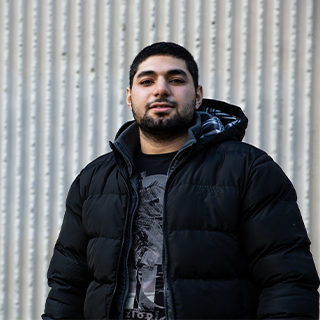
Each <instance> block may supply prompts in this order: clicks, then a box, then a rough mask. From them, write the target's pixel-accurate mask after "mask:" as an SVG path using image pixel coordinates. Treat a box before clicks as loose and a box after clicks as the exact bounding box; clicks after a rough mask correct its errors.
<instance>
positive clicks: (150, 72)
mask: <svg viewBox="0 0 320 320" xmlns="http://www.w3.org/2000/svg"><path fill="white" fill-rule="evenodd" d="M155 74H156V72H155V71H153V70H146V71H141V72H140V73H139V74H138V75H137V78H141V77H144V76H149V75H155ZM167 74H168V75H182V76H184V77H188V75H187V73H186V72H185V71H184V70H182V69H171V70H168V71H167Z"/></svg>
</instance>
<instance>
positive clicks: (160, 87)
mask: <svg viewBox="0 0 320 320" xmlns="http://www.w3.org/2000/svg"><path fill="white" fill-rule="evenodd" d="M153 94H154V96H156V97H157V96H160V97H162V96H164V97H168V96H169V95H170V88H169V85H168V83H167V81H166V79H165V78H163V77H159V78H158V79H157V82H156V83H155V86H154V91H153Z"/></svg>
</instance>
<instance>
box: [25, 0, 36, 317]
mask: <svg viewBox="0 0 320 320" xmlns="http://www.w3.org/2000/svg"><path fill="white" fill-rule="evenodd" d="M32 1H33V2H32V27H31V38H32V40H31V43H32V44H31V47H30V49H29V53H28V55H29V57H30V60H31V61H30V60H28V63H29V65H30V78H31V79H30V97H29V99H30V100H29V101H28V103H29V104H30V115H29V117H30V131H29V132H30V141H29V147H30V163H29V168H30V181H29V184H28V186H29V188H30V189H29V190H30V193H29V197H28V201H29V205H30V211H29V221H28V225H27V227H28V231H29V232H28V244H29V250H28V258H29V259H28V264H29V268H28V275H27V277H28V296H27V297H28V301H27V303H28V304H29V306H28V313H27V314H29V315H30V319H32V318H33V317H32V315H34V314H35V313H36V308H35V306H34V305H33V302H34V283H35V282H34V279H35V274H34V271H33V270H34V265H33V262H34V248H33V239H34V234H35V228H36V226H35V224H36V210H35V202H36V173H37V170H36V160H37V159H36V150H37V145H36V139H37V138H36V136H37V131H36V113H37V112H36V111H37V110H36V108H37V103H36V97H37V58H36V55H37V54H36V53H37V13H38V2H37V1H35V0H32ZM27 190H28V187H27Z"/></svg>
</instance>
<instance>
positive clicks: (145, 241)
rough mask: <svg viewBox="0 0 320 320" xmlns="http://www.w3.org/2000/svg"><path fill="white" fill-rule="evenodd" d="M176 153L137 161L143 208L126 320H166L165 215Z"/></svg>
mask: <svg viewBox="0 0 320 320" xmlns="http://www.w3.org/2000/svg"><path fill="white" fill-rule="evenodd" d="M175 154H176V153H175V152H174V153H169V154H161V155H145V154H142V153H141V152H140V153H139V154H137V156H136V158H135V164H136V167H137V170H138V172H139V182H140V187H139V199H140V202H139V207H138V209H137V212H136V214H135V216H134V221H133V241H132V251H131V256H130V289H129V294H128V297H127V301H126V307H125V309H126V310H125V314H124V318H125V319H148V320H151V319H165V312H164V284H163V274H162V239H163V236H162V211H163V195H164V189H165V184H166V180H167V171H168V168H169V165H170V162H171V160H172V159H173V157H174V155H175Z"/></svg>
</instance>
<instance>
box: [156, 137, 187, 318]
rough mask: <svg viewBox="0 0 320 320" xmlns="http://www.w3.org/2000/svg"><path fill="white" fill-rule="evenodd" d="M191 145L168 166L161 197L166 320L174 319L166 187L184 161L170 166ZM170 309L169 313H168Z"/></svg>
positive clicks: (181, 151)
mask: <svg viewBox="0 0 320 320" xmlns="http://www.w3.org/2000/svg"><path fill="white" fill-rule="evenodd" d="M192 145H193V143H190V144H188V145H186V146H185V147H184V148H183V149H180V150H179V152H178V153H177V154H176V156H175V157H174V158H173V160H172V162H171V164H170V166H169V170H168V178H167V182H166V187H165V191H164V197H163V227H162V228H163V229H162V233H163V255H162V260H163V280H164V300H165V316H166V320H169V319H175V316H174V308H173V301H172V291H171V285H170V281H169V279H168V271H167V265H168V253H167V251H168V250H167V230H166V229H167V228H166V224H167V219H166V199H167V189H168V188H167V187H168V185H169V180H172V179H173V176H174V174H175V173H176V172H177V169H178V168H179V167H181V165H182V164H183V163H184V162H185V161H184V160H181V161H180V163H178V164H177V166H176V167H174V168H173V169H172V170H171V167H172V164H173V163H174V162H177V161H178V158H181V154H182V153H183V152H184V151H185V150H186V149H188V148H189V147H191V146H192ZM169 309H170V312H169Z"/></svg>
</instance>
